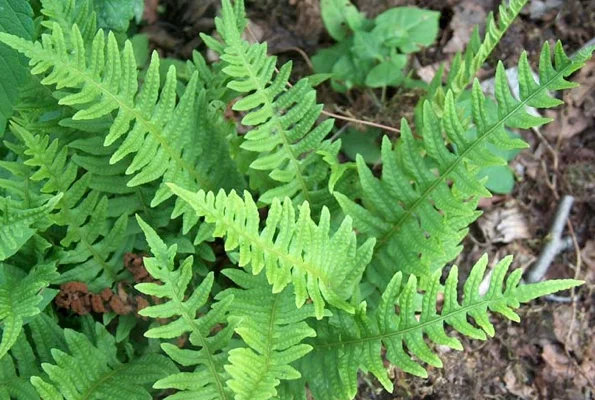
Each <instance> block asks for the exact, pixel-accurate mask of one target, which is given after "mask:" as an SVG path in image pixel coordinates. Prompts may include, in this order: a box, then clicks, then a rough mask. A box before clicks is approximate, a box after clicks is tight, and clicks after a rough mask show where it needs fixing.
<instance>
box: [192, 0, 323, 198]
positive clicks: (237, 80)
mask: <svg viewBox="0 0 595 400" xmlns="http://www.w3.org/2000/svg"><path fill="white" fill-rule="evenodd" d="M240 3H241V2H237V3H236V4H240ZM222 4H223V8H222V17H221V18H218V19H217V21H216V23H217V28H218V32H219V33H220V34H221V36H222V37H223V39H224V45H223V46H222V47H221V46H219V45H217V43H215V44H213V40H212V39H210V40H209V38H208V37H206V36H205V35H202V37H203V39H204V40H205V41H207V43H210V44H211V46H212V47H215V48H218V47H220V48H221V50H222V52H223V54H222V55H221V59H222V60H223V62H224V63H225V64H224V68H223V72H224V73H225V74H227V75H228V76H229V77H230V78H231V81H230V82H229V83H228V84H227V86H228V87H229V88H230V89H232V90H235V91H237V92H239V93H241V94H244V97H243V98H242V99H241V100H239V101H237V102H236V103H235V104H234V105H233V109H234V110H237V111H244V112H247V114H246V116H245V117H244V118H243V119H242V124H244V125H246V126H250V127H252V130H251V131H250V132H248V133H247V134H246V135H245V136H244V138H245V141H244V142H243V143H242V145H241V147H242V149H245V150H248V151H251V152H257V153H262V154H260V155H259V156H258V157H257V158H256V159H255V160H254V161H253V162H252V164H251V165H250V167H251V168H253V169H255V170H263V171H270V173H269V176H270V177H271V178H272V179H273V180H274V181H276V182H277V186H276V187H274V188H271V189H270V190H267V191H266V192H264V193H263V194H262V196H261V197H260V199H259V200H260V201H262V202H264V203H271V202H272V201H273V199H275V198H279V197H281V198H282V197H290V198H292V199H294V200H295V202H296V203H297V204H299V203H302V202H303V201H308V202H309V203H310V204H312V205H317V204H319V203H321V202H322V201H323V200H324V198H325V196H326V195H327V194H328V193H327V190H326V185H325V183H324V181H325V179H326V176H327V173H328V172H327V169H328V167H327V165H326V164H325V163H324V162H322V160H321V158H320V156H318V155H317V154H316V151H317V150H319V149H320V148H321V146H322V140H323V139H324V137H325V136H326V135H327V134H328V133H329V132H330V130H331V129H332V127H333V120H332V119H329V120H326V121H324V122H323V123H321V124H319V125H317V126H316V127H314V125H315V123H316V120H317V119H318V117H319V116H320V113H321V111H322V105H318V104H316V91H315V90H314V89H312V86H311V84H310V82H309V81H308V79H307V78H305V79H302V80H300V81H299V82H298V83H296V84H295V85H294V86H292V87H291V88H289V89H286V87H287V86H288V83H289V75H290V73H291V63H290V62H289V63H286V64H285V65H283V66H282V67H281V68H280V70H279V72H278V73H275V65H276V61H277V59H276V57H268V56H267V45H266V43H261V44H252V45H251V44H249V43H248V42H247V41H245V40H243V39H242V37H241V33H242V32H241V31H242V29H243V25H244V24H240V23H238V20H240V21H241V20H242V19H243V14H238V13H243V8H242V7H240V8H239V9H238V8H237V7H236V10H235V12H234V9H233V8H232V6H231V4H230V2H229V0H223V3H222Z"/></svg>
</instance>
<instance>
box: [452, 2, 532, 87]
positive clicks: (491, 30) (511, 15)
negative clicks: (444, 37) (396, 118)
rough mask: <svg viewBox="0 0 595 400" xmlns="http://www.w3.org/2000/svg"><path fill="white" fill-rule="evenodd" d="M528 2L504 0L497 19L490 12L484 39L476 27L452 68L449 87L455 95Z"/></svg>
mask: <svg viewBox="0 0 595 400" xmlns="http://www.w3.org/2000/svg"><path fill="white" fill-rule="evenodd" d="M527 2H528V0H511V1H503V2H502V3H501V4H500V6H499V9H498V19H497V20H496V18H495V17H494V14H493V13H492V12H490V13H489V14H488V17H487V20H486V25H485V32H486V33H485V37H484V39H483V41H482V40H480V39H479V33H478V31H477V28H476V29H475V31H474V32H473V35H472V39H471V41H470V42H469V44H468V45H467V48H466V52H465V54H464V56H461V54H460V53H459V54H457V55H456V57H455V58H454V60H453V62H452V65H451V68H450V72H449V75H448V80H447V88H448V89H450V90H452V92H453V93H454V94H455V97H456V96H457V95H458V94H460V93H461V92H462V91H463V90H464V89H465V88H466V87H467V86H469V84H470V83H471V82H472V80H473V78H474V77H475V75H476V74H477V73H478V72H479V70H480V69H481V67H482V65H483V64H484V63H485V61H486V60H487V59H488V57H489V56H490V54H492V52H493V51H494V49H495V48H496V46H497V45H498V43H500V40H502V37H503V36H504V34H505V33H506V31H507V30H508V28H509V27H510V26H511V25H512V23H513V22H514V20H515V19H516V18H517V16H518V15H519V13H520V12H521V10H522V9H523V7H525V5H526V4H527Z"/></svg>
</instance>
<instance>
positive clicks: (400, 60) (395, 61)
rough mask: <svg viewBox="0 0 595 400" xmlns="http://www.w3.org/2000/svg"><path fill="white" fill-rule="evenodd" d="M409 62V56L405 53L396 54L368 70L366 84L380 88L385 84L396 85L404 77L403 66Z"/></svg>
mask: <svg viewBox="0 0 595 400" xmlns="http://www.w3.org/2000/svg"><path fill="white" fill-rule="evenodd" d="M406 63H407V57H406V56H405V55H403V54H396V55H394V56H393V57H391V58H390V59H389V60H388V61H383V62H381V63H380V64H378V65H376V66H375V67H374V68H372V69H371V70H370V72H368V75H367V76H366V86H369V87H373V88H378V87H383V86H395V85H398V84H400V83H401V82H402V81H403V79H404V75H403V71H402V69H403V67H404V66H405V64H406Z"/></svg>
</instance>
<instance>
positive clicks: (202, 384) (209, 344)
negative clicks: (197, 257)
mask: <svg viewBox="0 0 595 400" xmlns="http://www.w3.org/2000/svg"><path fill="white" fill-rule="evenodd" d="M137 220H138V223H139V225H140V226H141V228H142V230H143V231H144V233H145V235H146V238H147V242H148V243H149V247H150V248H151V251H152V252H153V255H154V257H152V258H145V259H144V261H145V267H146V268H147V271H148V272H149V274H151V276H152V277H154V278H155V279H158V280H160V281H161V282H163V284H162V285H159V284H156V283H139V284H137V285H136V286H135V287H136V289H138V290H139V291H140V292H142V293H145V294H148V295H151V296H156V297H159V298H166V299H167V300H168V301H167V302H165V303H163V304H159V305H155V306H150V307H147V308H144V309H142V310H141V311H139V314H140V315H142V316H145V317H151V318H168V319H171V318H172V317H177V319H175V320H174V321H172V322H169V323H166V324H164V325H162V326H159V327H156V328H151V329H149V330H148V331H147V332H146V333H145V336H146V337H149V338H159V339H172V338H177V337H179V336H182V335H184V334H185V333H189V334H190V335H189V339H190V343H191V344H192V345H194V346H196V347H198V348H199V349H197V350H191V349H180V348H178V347H177V346H175V345H173V344H170V343H163V344H162V345H161V347H162V349H163V351H165V352H166V353H167V355H168V356H169V357H171V359H172V360H174V361H176V362H177V363H178V364H181V365H183V366H185V367H190V366H196V367H195V370H194V371H193V372H180V373H176V374H172V375H169V376H167V377H164V378H163V379H160V380H159V381H157V382H156V383H155V385H154V386H153V387H154V388H157V389H177V390H180V392H178V393H177V394H174V395H172V396H169V397H168V399H172V400H173V399H181V398H186V399H190V398H195V399H205V400H210V399H231V398H232V396H231V394H230V392H229V388H227V387H226V386H225V379H226V374H225V371H224V370H223V364H224V363H225V361H226V360H227V350H225V348H226V346H227V345H228V342H229V340H230V338H231V336H232V335H233V328H234V327H233V325H231V324H228V325H227V326H226V327H225V328H223V329H222V330H220V331H218V332H217V333H216V334H213V335H211V334H210V333H211V331H212V329H213V328H214V327H215V326H217V325H219V324H221V323H223V322H225V320H226V314H227V313H228V311H229V307H230V305H231V302H232V301H233V296H228V297H226V298H225V299H223V300H222V301H220V302H218V303H215V304H214V305H213V306H212V307H211V309H210V311H209V312H208V313H207V314H205V315H202V316H201V317H198V315H197V313H198V310H199V309H200V308H202V307H203V306H204V305H205V304H206V302H207V300H208V297H209V293H210V291H211V287H212V285H213V280H214V278H213V273H212V272H210V273H209V274H208V275H207V276H206V278H205V279H204V280H203V281H202V283H201V284H200V286H198V287H197V288H196V289H195V290H194V292H193V293H192V294H190V296H189V297H187V298H186V291H187V290H188V286H189V283H190V280H191V279H192V262H193V258H192V257H188V258H186V259H185V260H184V261H183V262H182V265H181V266H180V267H179V268H178V269H174V257H175V255H176V246H175V245H174V246H171V247H167V246H166V245H165V243H164V242H163V241H162V240H161V239H160V238H159V236H157V234H156V233H155V231H154V230H153V229H152V228H151V227H150V226H149V225H147V224H146V223H145V222H144V221H143V220H142V219H140V218H139V217H137Z"/></svg>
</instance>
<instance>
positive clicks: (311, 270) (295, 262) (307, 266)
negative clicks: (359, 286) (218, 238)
mask: <svg viewBox="0 0 595 400" xmlns="http://www.w3.org/2000/svg"><path fill="white" fill-rule="evenodd" d="M194 204H195V205H196V204H197V202H196V203H194ZM198 205H199V206H200V204H198ZM201 208H202V209H203V211H202V214H203V215H205V216H209V217H210V218H211V219H213V220H215V221H217V222H218V223H220V224H223V225H225V226H226V227H227V230H233V231H234V232H235V233H237V234H238V235H240V236H242V237H244V238H246V240H248V241H249V242H250V243H251V244H253V245H256V246H258V248H260V249H261V250H263V251H266V252H268V253H272V254H273V255H275V256H277V258H279V259H282V260H285V261H287V262H289V264H290V265H292V266H293V267H297V268H300V269H303V270H305V271H306V272H307V273H308V274H310V275H312V276H314V277H316V278H317V279H320V280H321V281H322V282H323V283H324V284H325V285H326V287H327V288H329V289H331V290H332V289H333V288H334V287H335V286H336V285H335V283H334V282H332V281H331V280H330V278H329V277H328V276H327V275H326V274H324V273H322V272H321V270H320V268H318V266H317V265H315V264H312V263H307V262H306V261H304V260H303V259H302V258H296V257H292V256H291V255H289V254H287V253H284V252H282V251H281V250H279V249H277V247H275V245H274V244H273V246H269V244H268V243H267V242H266V241H264V240H262V239H261V237H260V236H257V237H254V236H252V235H250V234H249V233H247V232H246V231H245V230H243V229H240V228H238V227H237V226H236V224H233V223H230V222H228V221H227V220H226V219H225V218H218V216H217V214H216V213H213V212H212V211H211V210H210V209H209V208H208V207H201Z"/></svg>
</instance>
